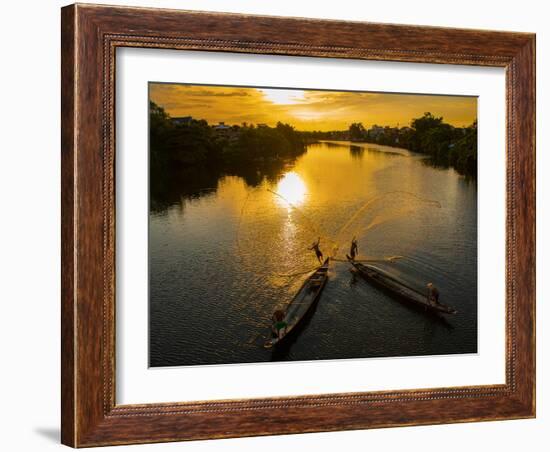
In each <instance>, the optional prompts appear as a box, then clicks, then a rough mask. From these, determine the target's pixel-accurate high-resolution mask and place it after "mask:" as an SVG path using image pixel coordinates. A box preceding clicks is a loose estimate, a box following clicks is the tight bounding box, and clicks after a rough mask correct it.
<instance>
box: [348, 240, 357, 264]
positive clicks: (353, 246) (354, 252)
mask: <svg viewBox="0 0 550 452" xmlns="http://www.w3.org/2000/svg"><path fill="white" fill-rule="evenodd" d="M358 254H359V250H358V248H357V240H356V239H355V237H353V240H352V241H351V249H350V250H349V255H350V257H351V260H354V259H355V256H357V255H358Z"/></svg>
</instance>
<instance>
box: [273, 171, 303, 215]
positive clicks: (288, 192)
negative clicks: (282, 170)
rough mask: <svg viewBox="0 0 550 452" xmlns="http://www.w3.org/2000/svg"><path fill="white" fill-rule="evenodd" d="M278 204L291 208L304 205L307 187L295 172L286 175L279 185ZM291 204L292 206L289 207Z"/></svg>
mask: <svg viewBox="0 0 550 452" xmlns="http://www.w3.org/2000/svg"><path fill="white" fill-rule="evenodd" d="M277 194H278V195H279V196H278V197H277V198H276V199H277V203H279V204H280V205H281V206H284V207H287V208H290V207H296V206H300V205H301V204H303V203H304V201H305V198H306V195H307V187H306V184H305V183H304V181H303V179H302V178H301V177H300V176H299V175H298V174H297V173H295V172H294V171H290V172H288V173H286V174H285V175H284V176H283V177H282V179H281V180H280V181H279V183H278V184H277ZM289 204H290V205H289Z"/></svg>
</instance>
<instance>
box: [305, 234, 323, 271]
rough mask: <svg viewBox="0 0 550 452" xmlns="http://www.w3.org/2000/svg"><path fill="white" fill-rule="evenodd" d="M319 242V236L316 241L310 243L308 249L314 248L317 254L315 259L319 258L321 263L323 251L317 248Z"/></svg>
mask: <svg viewBox="0 0 550 452" xmlns="http://www.w3.org/2000/svg"><path fill="white" fill-rule="evenodd" d="M319 243H321V237H319V238H318V239H317V242H314V243H312V244H311V248H308V249H309V250H315V255H316V256H317V259H319V263H320V264H322V263H323V252H322V251H321V250H320V249H319Z"/></svg>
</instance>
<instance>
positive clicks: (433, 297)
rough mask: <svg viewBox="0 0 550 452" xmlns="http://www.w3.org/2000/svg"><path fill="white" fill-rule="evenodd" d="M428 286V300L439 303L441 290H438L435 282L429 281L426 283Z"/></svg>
mask: <svg viewBox="0 0 550 452" xmlns="http://www.w3.org/2000/svg"><path fill="white" fill-rule="evenodd" d="M426 287H428V302H429V303H430V304H431V303H435V304H439V290H437V287H435V286H434V285H433V283H431V282H430V283H428V284H427V285H426Z"/></svg>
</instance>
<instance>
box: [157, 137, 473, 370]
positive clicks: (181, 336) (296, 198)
mask: <svg viewBox="0 0 550 452" xmlns="http://www.w3.org/2000/svg"><path fill="white" fill-rule="evenodd" d="M182 184H185V180H182ZM353 236H355V237H356V238H357V241H358V245H359V257H358V258H359V259H374V260H378V261H379V262H378V263H377V264H376V265H378V266H379V267H380V268H382V269H383V270H385V271H386V272H388V273H390V274H392V275H394V276H396V277H398V278H400V279H402V280H403V281H405V282H407V283H408V284H409V285H413V286H416V287H418V288H419V289H422V290H423V288H424V287H425V285H426V283H427V282H433V283H434V284H435V285H436V286H437V287H438V289H439V291H440V293H441V301H442V302H443V303H445V304H448V305H451V306H452V307H454V308H456V309H457V310H458V313H457V314H456V315H455V316H452V317H451V318H449V319H448V320H447V321H442V320H441V319H439V318H437V317H433V316H429V315H426V314H425V313H423V312H419V311H417V310H414V309H411V308H410V307H408V306H406V305H403V304H401V303H399V302H398V301H396V300H394V299H393V298H391V297H389V296H388V295H387V294H385V293H383V292H380V291H379V290H378V289H376V288H374V287H372V286H370V285H369V284H368V283H366V282H365V281H364V280H361V279H359V278H356V277H354V276H353V274H352V273H351V271H350V265H349V264H348V263H347V262H345V253H347V252H348V250H349V242H350V241H351V239H352V238H353ZM318 237H321V246H320V247H321V249H322V251H323V253H324V254H325V255H331V256H333V257H335V258H336V259H337V260H333V261H332V262H331V267H330V271H329V281H328V283H327V285H326V288H325V290H324V292H323V294H322V297H321V298H320V300H319V303H318V305H317V306H316V309H315V311H314V312H313V313H312V315H311V316H310V317H309V318H308V320H307V324H305V325H304V327H303V328H302V329H301V331H300V334H299V335H297V337H296V338H295V339H294V340H293V341H292V342H291V343H289V344H288V345H287V346H286V347H284V348H283V349H280V350H267V349H265V348H263V346H262V344H263V342H264V341H265V338H266V333H267V328H268V326H269V322H270V318H271V315H272V313H273V311H274V310H275V309H276V308H279V307H284V305H285V304H286V303H288V302H289V301H290V300H291V299H292V297H293V295H294V293H295V292H296V290H297V289H298V288H299V287H300V285H301V284H302V283H303V281H304V279H305V278H306V277H307V275H308V272H310V271H311V270H313V269H314V268H315V267H316V262H317V260H316V258H315V255H314V253H313V251H310V250H308V248H309V247H310V246H311V244H312V242H314V241H316V240H317V238H318ZM149 269H150V281H149V283H150V325H149V346H150V349H149V354H150V365H151V366H153V367H156V366H180V365H203V364H229V363H250V362H268V361H280V360H287V361H298V360H317V359H341V358H347V359H350V358H372V357H397V356H415V355H441V354H456V353H476V352H477V186H476V182H475V181H472V180H468V179H466V178H464V177H463V176H460V175H459V174H457V173H456V171H454V170H453V169H442V168H435V167H433V166H431V165H429V164H428V163H427V161H426V159H425V158H424V157H422V156H419V155H415V154H412V153H409V152H408V151H406V150H404V149H396V148H389V147H385V146H380V145H372V144H366V143H361V144H358V143H349V142H320V143H316V144H312V145H309V146H308V148H307V152H306V153H304V154H303V155H301V156H300V157H298V159H297V160H296V161H294V162H291V163H289V164H288V165H287V166H286V167H285V168H284V169H283V170H282V171H281V172H280V174H277V175H275V177H271V178H269V179H267V178H264V179H263V180H261V181H260V182H259V183H257V184H256V185H249V184H247V183H246V182H245V180H244V179H243V178H241V177H238V176H227V175H226V176H221V177H219V179H218V180H217V182H216V184H215V186H212V187H204V190H201V191H200V192H197V193H194V194H193V195H181V196H176V197H175V199H174V200H173V201H172V202H171V203H170V204H168V205H166V206H164V207H163V208H161V209H156V210H154V211H151V213H150V217H149Z"/></svg>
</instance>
